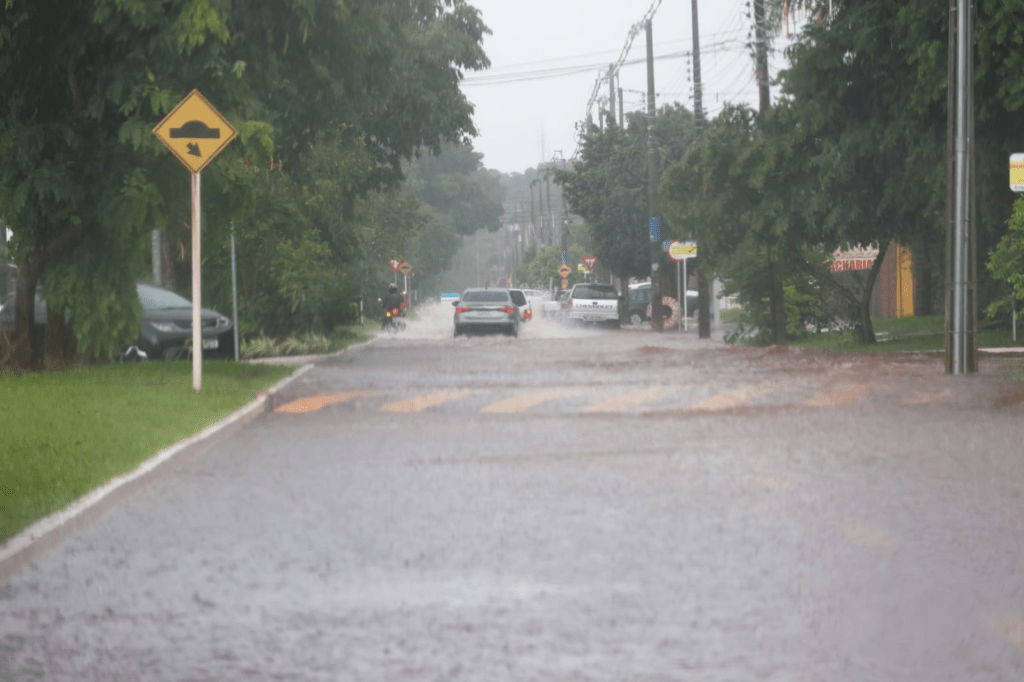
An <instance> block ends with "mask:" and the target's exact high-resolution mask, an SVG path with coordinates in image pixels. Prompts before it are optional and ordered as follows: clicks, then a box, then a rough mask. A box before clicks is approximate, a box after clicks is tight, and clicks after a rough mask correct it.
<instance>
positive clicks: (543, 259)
mask: <svg viewBox="0 0 1024 682" xmlns="http://www.w3.org/2000/svg"><path fill="white" fill-rule="evenodd" d="M586 255H589V254H587V252H586V251H585V250H584V248H583V247H582V246H580V245H579V244H570V245H569V257H568V260H569V262H568V263H567V265H568V266H569V267H570V268H572V272H571V273H570V274H569V277H568V278H567V279H568V280H569V286H570V287H571V286H572V285H573V284H576V283H577V282H582V281H583V275H582V273H580V272H577V270H576V264H577V263H579V262H580V261H582V260H583V257H584V256H586ZM561 265H562V247H561V246H545V247H544V248H543V249H540V250H539V251H538V252H537V255H536V257H534V258H533V260H531V261H530V262H529V263H527V264H525V265H523V266H521V267H520V268H519V270H518V271H517V272H516V277H517V279H519V280H520V281H522V282H525V283H526V284H527V285H528V286H530V287H533V288H536V289H547V288H548V284H549V283H550V282H551V279H552V278H554V281H555V288H560V287H561V284H562V281H561V280H562V278H561V275H559V274H558V272H557V271H558V268H559V267H560V266H561Z"/></svg>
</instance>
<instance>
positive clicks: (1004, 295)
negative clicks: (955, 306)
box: [554, 0, 1024, 345]
mask: <svg viewBox="0 0 1024 682" xmlns="http://www.w3.org/2000/svg"><path fill="white" fill-rule="evenodd" d="M794 8H795V9H796V10H797V11H800V12H802V14H801V18H802V19H803V20H804V21H803V26H802V29H801V31H800V33H798V34H795V35H794V36H793V43H792V45H791V46H790V47H789V48H787V51H786V54H787V57H788V58H789V66H788V68H786V69H784V70H782V71H781V72H780V73H779V75H778V84H779V85H780V87H781V94H780V96H779V97H777V98H776V99H775V100H774V101H771V102H765V104H766V106H764V108H763V109H762V108H761V107H758V108H757V109H754V108H752V107H749V106H745V105H728V106H724V107H723V108H721V110H720V111H719V112H718V114H717V115H716V116H715V117H714V118H712V119H711V120H708V121H707V122H706V123H704V124H703V125H702V126H701V128H700V130H698V129H697V121H696V119H695V117H694V116H693V115H692V114H691V112H690V111H688V110H687V109H686V108H684V107H679V106H677V105H674V104H672V103H665V104H663V103H661V102H659V103H658V104H659V107H660V108H659V109H658V112H657V116H656V117H655V119H654V121H653V126H652V135H651V139H652V141H653V143H654V148H656V150H657V155H656V156H654V157H651V158H652V160H654V161H655V166H656V167H657V170H658V177H659V184H658V187H657V192H656V195H655V199H654V202H653V205H654V208H653V213H652V212H651V204H650V203H649V201H648V191H649V185H648V182H649V181H648V174H647V164H648V158H649V157H648V149H649V146H648V143H647V139H648V135H647V131H648V121H647V119H646V117H645V116H643V115H641V114H638V113H634V114H627V115H626V116H625V117H624V118H622V119H619V120H617V117H614V116H612V115H611V113H610V112H609V111H607V110H605V111H599V112H597V120H596V121H595V122H593V123H592V124H589V125H587V126H586V127H585V128H584V129H583V130H582V131H581V136H580V149H579V154H578V157H579V160H578V161H577V162H575V163H574V164H573V165H572V167H571V168H568V169H564V170H559V171H557V172H555V173H554V179H555V181H556V182H557V183H559V184H560V185H562V186H563V188H564V190H565V196H566V198H567V200H568V203H569V207H570V209H571V210H572V211H574V212H576V213H578V214H579V215H581V216H582V217H583V218H584V219H585V220H586V221H587V224H588V227H589V231H590V235H591V237H592V243H593V251H594V255H596V256H597V257H598V261H599V262H601V263H604V264H605V265H606V266H608V267H610V268H611V270H612V271H613V272H614V273H615V274H616V275H617V276H619V277H622V278H624V279H625V278H626V277H638V278H639V277H643V278H646V277H647V276H648V275H649V274H650V271H651V263H650V256H649V251H648V249H649V248H650V244H649V241H648V231H647V229H646V225H647V222H648V218H649V217H650V216H651V215H654V216H658V217H659V218H660V221H661V222H660V227H661V235H660V239H661V240H668V239H681V240H693V241H696V243H697V245H698V258H697V260H696V262H692V263H691V266H692V267H693V268H695V269H696V270H698V271H700V272H701V273H702V274H703V275H704V276H705V277H706V279H708V280H710V279H711V278H712V277H714V278H717V279H719V280H721V281H722V282H723V284H724V289H725V292H726V293H727V294H728V295H730V296H733V297H735V298H736V300H738V301H739V302H740V303H741V304H743V306H744V307H745V309H746V310H747V315H748V319H747V321H746V324H747V325H748V326H749V328H750V329H756V330H758V333H757V337H756V339H755V342H756V343H760V344H780V345H783V344H787V343H791V342H802V341H800V338H801V337H802V335H803V329H804V327H805V325H806V324H807V323H808V322H810V324H811V326H812V327H813V328H815V329H831V330H833V331H843V332H850V333H852V334H854V335H856V337H857V338H858V339H859V340H860V342H862V343H863V344H865V345H871V344H873V343H875V342H879V343H892V340H891V337H887V336H886V335H885V334H884V333H882V332H883V331H884V330H883V329H879V330H878V332H879V334H878V335H877V336H876V330H875V319H874V318H872V316H871V300H872V293H873V291H874V289H875V287H876V282H878V281H879V279H880V270H881V264H882V262H883V261H884V259H885V256H886V253H892V254H893V255H894V256H898V254H899V253H901V252H903V253H905V252H906V250H909V251H910V253H911V254H912V260H913V263H912V266H911V267H912V270H913V280H914V310H915V314H917V315H922V316H925V317H928V316H931V315H935V314H937V313H941V312H942V307H943V279H944V271H945V264H944V256H945V253H944V252H945V233H946V225H947V223H948V220H947V218H946V216H945V197H946V193H947V188H946V180H945V168H946V163H945V160H946V125H947V116H946V114H947V111H946V110H947V107H946V96H947V86H948V84H949V82H950V80H949V78H948V75H947V46H948V40H947V39H948V13H947V12H946V11H944V10H945V9H947V8H945V7H942V8H936V6H935V4H934V3H932V2H929V1H928V0H908V1H906V2H891V1H890V0H865V1H858V2H852V1H850V0H831V1H828V0H793V1H792V2H789V1H788V0H787V1H785V2H784V1H782V0H778V1H774V0H769V1H768V2H765V3H761V5H760V6H759V9H762V10H763V11H764V16H765V22H764V24H762V25H761V26H758V27H757V28H756V29H755V30H756V31H757V33H759V34H761V35H763V36H764V41H763V42H764V44H765V45H768V44H769V43H770V42H771V40H772V38H773V36H778V35H779V34H780V33H781V31H782V30H783V26H784V25H788V21H784V17H785V15H786V12H787V11H789V10H791V9H794ZM755 14H756V13H755ZM976 21H977V28H976V30H975V44H976V50H975V54H976V57H975V59H976V63H975V68H976V72H975V73H976V78H975V84H974V109H975V111H976V112H977V116H976V119H975V120H976V126H977V129H976V134H975V135H974V139H975V140H976V141H977V144H976V147H975V150H974V154H975V158H976V164H977V173H976V174H975V175H974V176H973V177H974V179H975V182H976V185H977V205H978V207H979V210H978V212H977V230H976V235H977V272H978V282H977V288H976V292H977V296H978V302H979V306H978V309H979V310H980V311H985V313H986V314H987V315H988V316H989V317H992V318H996V319H997V320H998V321H999V324H1002V325H1003V326H1004V327H1005V326H1007V325H1005V319H1006V315H1007V311H1008V308H1009V305H1010V304H1012V301H1013V299H1014V297H1016V300H1024V275H1022V274H1021V273H1024V239H1021V235H1022V234H1024V199H1022V200H1019V201H1018V202H1017V206H1016V207H1015V206H1014V200H1015V195H1014V194H1013V193H1012V192H1010V191H1009V190H1008V188H1007V187H1006V172H1007V171H1006V168H1007V160H1006V159H1007V156H1006V155H1007V151H1006V150H1007V149H1014V148H1015V145H1016V144H1017V142H1016V139H1017V137H1016V133H1015V131H1016V129H1017V124H1016V121H1017V120H1018V119H1019V117H1020V111H1021V109H1022V108H1024V96H1022V90H1021V87H1020V78H1019V76H1018V75H1016V74H1019V73H1020V69H1019V67H1020V65H1021V62H1022V57H1021V54H1022V52H1021V46H1022V45H1024V34H1022V32H1021V31H1020V30H1018V29H1017V28H1015V27H1019V26H1022V25H1024V6H1021V5H1020V4H1019V3H1018V4H1013V3H1005V2H983V3H978V5H977V20H976ZM759 38H760V36H759ZM759 42H762V41H760V39H759ZM1008 83H1009V84H1010V85H1007V84H1008ZM620 120H621V123H620ZM624 225H629V226H632V227H631V229H628V230H624V229H622V226H624ZM897 247H900V248H897ZM858 248H860V249H863V250H864V251H870V252H871V253H872V254H873V253H875V252H877V254H878V255H877V258H875V257H874V255H872V256H871V260H873V263H874V265H873V266H869V267H870V269H866V270H865V269H861V270H859V271H857V274H855V275H852V274H851V273H846V272H834V271H833V270H832V267H831V266H832V263H833V262H834V261H835V260H836V253H837V251H838V252H842V251H849V250H851V249H858ZM671 266H672V263H670V262H668V259H667V258H665V257H663V258H662V260H661V269H660V272H661V273H662V274H661V277H662V280H661V282H660V285H661V287H660V288H661V289H662V291H667V292H669V295H671V296H673V297H675V296H677V295H678V294H677V293H676V292H675V289H676V284H675V281H674V280H673V278H672V276H671V275H672V274H673V268H672V267H671ZM838 269H840V270H841V269H842V268H841V267H840V268H838ZM691 272H693V270H691ZM691 288H692V287H691ZM794 309H797V310H798V311H799V312H798V314H797V315H796V316H795V315H794ZM805 313H810V314H813V315H815V316H817V319H816V320H806V319H804V320H797V324H796V326H795V327H794V324H793V323H794V317H801V316H803V317H806V315H805ZM1000 315H1001V316H1002V317H1001V318H999V317H998V316H1000ZM979 324H986V323H982V321H981V320H979ZM986 333H988V332H986ZM998 338H1000V337H999V336H998V335H996V339H997V340H998ZM980 341H981V342H982V343H988V340H987V339H986V338H985V337H982V339H980Z"/></svg>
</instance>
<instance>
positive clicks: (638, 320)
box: [629, 313, 644, 327]
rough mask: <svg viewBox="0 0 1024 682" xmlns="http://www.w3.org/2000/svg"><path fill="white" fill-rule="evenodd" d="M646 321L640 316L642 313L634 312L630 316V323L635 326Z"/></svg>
mask: <svg viewBox="0 0 1024 682" xmlns="http://www.w3.org/2000/svg"><path fill="white" fill-rule="evenodd" d="M643 321H644V318H642V317H640V313H633V314H632V315H630V316H629V323H630V324H631V325H633V326H634V327H639V326H640V325H641V324H642V323H643Z"/></svg>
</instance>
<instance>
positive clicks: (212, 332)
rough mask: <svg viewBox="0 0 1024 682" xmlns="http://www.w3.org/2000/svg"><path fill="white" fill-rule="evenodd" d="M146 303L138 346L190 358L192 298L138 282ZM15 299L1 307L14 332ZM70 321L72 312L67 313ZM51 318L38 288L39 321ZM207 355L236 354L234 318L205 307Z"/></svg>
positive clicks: (0, 317) (2, 325)
mask: <svg viewBox="0 0 1024 682" xmlns="http://www.w3.org/2000/svg"><path fill="white" fill-rule="evenodd" d="M135 288H136V291H138V294H139V303H141V304H142V320H141V322H140V328H139V338H138V339H137V340H136V341H135V343H134V345H135V346H137V347H138V348H139V350H141V351H143V352H144V353H145V354H146V356H147V357H148V358H149V359H151V360H176V359H179V358H185V357H188V351H187V350H186V344H190V343H191V341H192V301H190V300H188V299H187V298H184V297H183V296H180V295H178V294H176V293H174V292H173V291H170V290H169V289H163V288H161V287H158V286H154V285H152V284H145V283H142V282H139V283H138V284H136V285H135ZM14 302H15V296H14V294H13V293H11V294H10V295H9V296H8V297H7V300H6V301H5V302H4V305H3V306H2V309H0V329H2V330H3V331H4V332H6V333H8V334H10V333H13V332H14ZM65 318H66V321H69V322H70V319H71V316H70V312H69V311H68V312H66V313H65ZM46 321H47V306H46V300H45V299H44V298H43V297H42V293H41V290H40V289H36V301H35V323H36V324H38V325H44V324H46ZM202 330H203V331H202V334H203V355H204V356H205V357H223V358H234V357H235V345H234V334H233V332H232V324H231V320H230V319H228V318H227V317H225V316H224V315H221V314H220V313H218V312H217V311H215V310H209V309H208V308H203V310H202Z"/></svg>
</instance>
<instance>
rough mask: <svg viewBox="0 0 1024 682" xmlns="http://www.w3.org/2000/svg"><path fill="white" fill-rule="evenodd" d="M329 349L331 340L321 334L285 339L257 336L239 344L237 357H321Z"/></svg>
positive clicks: (301, 335)
mask: <svg viewBox="0 0 1024 682" xmlns="http://www.w3.org/2000/svg"><path fill="white" fill-rule="evenodd" d="M330 348H331V340H330V339H328V338H327V337H326V336H324V335H323V334H300V335H298V336H289V337H287V338H285V339H281V340H278V339H274V338H272V337H269V336H262V335H261V336H257V337H256V338H253V339H249V340H248V341H245V342H243V343H242V344H241V347H240V348H239V350H238V352H239V355H240V356H241V357H243V358H245V359H247V360H250V359H253V358H276V357H287V356H295V355H322V354H324V353H327V352H328V351H329V350H330Z"/></svg>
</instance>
